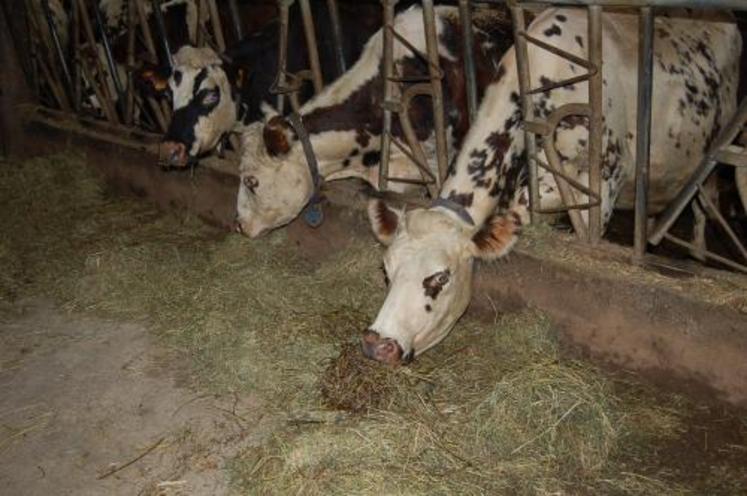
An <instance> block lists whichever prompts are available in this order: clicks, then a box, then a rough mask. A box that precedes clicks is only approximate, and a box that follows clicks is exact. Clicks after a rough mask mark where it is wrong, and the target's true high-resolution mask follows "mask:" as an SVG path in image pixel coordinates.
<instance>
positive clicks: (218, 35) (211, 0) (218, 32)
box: [207, 0, 226, 53]
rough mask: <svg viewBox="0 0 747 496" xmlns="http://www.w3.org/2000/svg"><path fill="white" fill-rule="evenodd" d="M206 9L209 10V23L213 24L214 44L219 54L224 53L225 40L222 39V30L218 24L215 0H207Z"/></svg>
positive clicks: (218, 16)
mask: <svg viewBox="0 0 747 496" xmlns="http://www.w3.org/2000/svg"><path fill="white" fill-rule="evenodd" d="M207 3H208V7H209V8H210V22H212V24H213V35H214V36H215V43H216V44H217V45H218V50H220V52H221V53H222V52H225V51H226V40H225V38H223V28H222V27H221V23H220V14H219V13H218V7H217V6H216V5H215V0H207Z"/></svg>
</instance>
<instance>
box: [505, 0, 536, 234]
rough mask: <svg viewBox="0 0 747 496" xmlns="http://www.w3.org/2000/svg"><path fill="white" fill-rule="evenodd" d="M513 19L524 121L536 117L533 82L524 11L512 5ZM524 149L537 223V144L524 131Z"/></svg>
mask: <svg viewBox="0 0 747 496" xmlns="http://www.w3.org/2000/svg"><path fill="white" fill-rule="evenodd" d="M510 8H511V17H512V19H513V28H514V43H515V46H516V67H517V70H518V73H519V94H520V95H521V113H522V116H523V118H524V120H528V119H531V118H532V117H533V116H534V112H533V110H534V101H533V98H532V95H531V94H529V90H530V88H531V80H530V75H529V51H528V47H527V38H526V37H525V36H522V33H523V32H524V29H525V28H526V21H525V19H524V10H523V9H522V7H520V6H518V5H511V6H510ZM524 148H525V154H526V159H527V172H528V179H529V219H530V222H532V223H535V222H537V220H539V219H538V216H537V213H536V210H537V209H539V208H540V197H539V183H538V180H537V176H538V171H537V161H536V160H535V158H534V157H536V156H537V142H536V140H535V136H534V134H533V133H531V132H529V130H527V129H525V130H524Z"/></svg>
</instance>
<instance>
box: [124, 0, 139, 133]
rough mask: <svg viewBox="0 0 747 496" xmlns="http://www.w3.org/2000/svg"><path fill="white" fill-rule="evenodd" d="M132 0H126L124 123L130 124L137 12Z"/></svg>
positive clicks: (133, 107)
mask: <svg viewBox="0 0 747 496" xmlns="http://www.w3.org/2000/svg"><path fill="white" fill-rule="evenodd" d="M134 3H135V2H134V1H133V0H127V4H126V5H127V100H126V101H125V119H124V120H125V124H127V125H128V126H131V125H132V122H133V119H134V114H135V84H134V80H133V75H132V71H133V68H134V67H135V34H136V33H135V31H136V29H137V14H136V12H135V5H134Z"/></svg>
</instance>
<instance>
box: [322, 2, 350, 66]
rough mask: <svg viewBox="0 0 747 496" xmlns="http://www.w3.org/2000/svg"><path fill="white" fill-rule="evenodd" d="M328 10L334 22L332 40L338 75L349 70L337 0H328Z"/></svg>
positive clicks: (330, 18)
mask: <svg viewBox="0 0 747 496" xmlns="http://www.w3.org/2000/svg"><path fill="white" fill-rule="evenodd" d="M327 11H328V12H329V20H330V21H331V22H332V40H333V42H334V49H335V62H336V64H337V75H338V76H342V75H343V74H345V71H347V64H345V52H344V51H343V48H344V47H343V46H342V27H341V25H340V11H339V9H338V8H337V0H327Z"/></svg>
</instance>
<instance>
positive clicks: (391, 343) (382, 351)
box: [361, 329, 402, 365]
mask: <svg viewBox="0 0 747 496" xmlns="http://www.w3.org/2000/svg"><path fill="white" fill-rule="evenodd" d="M361 349H362V351H363V355H364V356H365V357H366V358H370V359H371V360H376V361H377V362H382V363H386V364H388V365H399V364H401V363H402V347H401V346H400V345H399V343H397V341H396V340H394V339H392V338H382V337H381V336H380V335H379V333H378V332H376V331H372V330H370V329H369V330H367V331H366V332H364V333H363V338H361Z"/></svg>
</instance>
